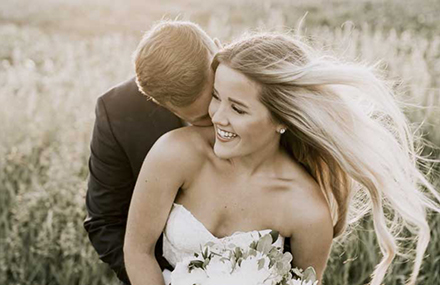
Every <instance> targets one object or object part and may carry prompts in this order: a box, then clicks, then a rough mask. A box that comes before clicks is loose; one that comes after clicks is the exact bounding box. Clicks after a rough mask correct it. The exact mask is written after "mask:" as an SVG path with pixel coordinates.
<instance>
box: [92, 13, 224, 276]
mask: <svg viewBox="0 0 440 285" xmlns="http://www.w3.org/2000/svg"><path fill="white" fill-rule="evenodd" d="M217 49H218V46H217V45H216V44H215V43H214V41H213V40H212V39H211V38H210V37H209V36H208V35H207V34H206V33H205V32H204V31H203V30H202V29H201V28H200V27H199V26H197V25H196V24H193V23H191V22H183V21H162V22H160V23H158V24H156V25H155V26H154V27H153V28H152V29H151V30H150V31H149V32H147V33H146V34H145V36H144V38H143V39H142V41H141V42H140V44H139V46H138V48H137V50H136V52H135V54H134V60H135V66H136V79H134V78H133V79H131V80H128V81H126V82H123V83H121V84H120V85H118V86H116V87H114V88H112V89H111V90H109V91H108V92H107V93H105V94H104V95H102V96H101V97H99V99H98V101H97V104H96V121H95V126H94V130H93V136H92V141H91V146H90V147H91V156H90V160H89V171H90V175H89V181H88V190H87V196H86V206H87V211H88V215H87V218H86V220H85V222H84V227H85V229H86V231H87V232H88V235H89V239H90V241H91V243H92V245H93V247H94V248H95V250H96V251H97V253H98V254H99V257H100V259H101V260H102V261H104V262H105V263H107V264H109V266H110V268H111V269H112V270H113V271H114V272H115V273H116V275H117V276H118V278H119V279H120V280H121V281H122V282H123V283H125V284H130V281H129V279H128V277H127V273H126V271H125V266H124V258H123V256H124V255H123V251H122V248H123V245H124V235H125V227H126V222H127V214H128V208H129V205H130V200H131V196H132V194H133V189H134V186H135V183H136V179H137V177H138V174H139V171H140V168H141V166H142V163H143V160H144V158H145V156H146V155H147V153H148V151H149V150H150V148H151V147H152V145H153V144H154V142H155V141H156V140H157V139H158V138H159V137H160V136H161V135H163V134H164V133H166V132H168V131H170V130H173V129H176V128H179V127H181V126H182V125H184V124H192V125H197V126H209V125H212V123H211V119H210V117H209V115H208V105H209V103H210V100H211V92H212V86H213V82H212V81H213V74H212V70H211V68H210V64H211V60H212V58H213V56H214V54H215V52H216V51H217ZM136 83H137V84H138V85H137V84H136ZM138 86H139V87H138ZM139 90H141V92H142V93H143V94H142V93H141V92H140V91H139ZM146 96H147V97H148V98H151V99H152V100H148V98H146ZM153 101H154V102H153ZM145 222H146V223H148V221H145ZM155 253H156V258H157V260H158V262H159V264H160V266H161V268H162V269H163V268H167V267H168V268H169V269H171V268H170V265H169V264H168V262H167V261H166V260H165V259H164V258H163V257H162V237H161V238H160V239H159V241H158V242H157V244H156V251H155Z"/></svg>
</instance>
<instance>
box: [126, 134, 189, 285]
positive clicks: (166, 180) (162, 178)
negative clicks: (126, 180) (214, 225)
mask: <svg viewBox="0 0 440 285" xmlns="http://www.w3.org/2000/svg"><path fill="white" fill-rule="evenodd" d="M182 133H183V134H184V132H182V130H179V131H173V132H171V133H168V134H166V135H164V136H163V137H161V138H160V139H159V140H158V141H157V142H156V144H155V145H154V146H153V148H152V149H151V150H150V152H149V153H148V155H147V157H146V158H145V161H144V163H143V165H142V169H141V171H140V174H139V177H138V180H137V182H136V186H135V189H134V192H133V197H132V199H131V204H130V209H129V213H128V221H127V231H126V234H125V242H124V258H125V263H126V268H127V273H128V276H129V278H130V281H131V283H132V284H133V285H139V284H149V285H156V284H157V285H159V284H164V281H163V277H162V272H161V269H160V267H159V265H158V263H157V261H156V259H155V256H154V248H155V244H156V242H157V240H158V238H159V236H160V234H161V233H162V231H163V229H164V226H165V224H166V221H167V219H168V215H169V212H170V210H171V207H172V205H173V201H174V200H175V197H176V195H177V192H178V190H179V188H180V187H182V186H183V185H184V184H185V179H186V177H187V176H186V175H187V174H188V173H191V172H188V171H191V169H192V168H191V165H192V164H193V163H194V162H193V161H192V162H191V160H188V156H191V146H190V144H188V143H187V140H186V139H185V136H182V135H181V134H182Z"/></svg>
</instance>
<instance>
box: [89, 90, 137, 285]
mask: <svg viewBox="0 0 440 285" xmlns="http://www.w3.org/2000/svg"><path fill="white" fill-rule="evenodd" d="M90 148H91V155H90V160H89V171H90V174H89V181H88V190H87V196H86V206H87V211H88V215H87V218H86V220H85V222H84V227H85V229H86V231H87V232H88V235H89V239H90V241H91V243H92V245H93V247H94V248H95V250H96V251H97V253H98V254H99V258H100V259H101V260H102V261H104V262H105V263H107V264H109V266H110V268H111V269H112V270H113V271H114V272H115V273H116V275H117V277H118V278H119V279H120V280H121V281H123V282H124V283H127V284H130V281H129V279H128V277H127V273H126V271H125V266H124V259H123V256H124V254H123V244H124V235H125V227H126V222H127V212H128V207H129V205H130V199H131V195H132V191H133V188H134V183H135V178H134V177H133V173H132V170H131V167H130V164H129V161H128V158H127V156H126V154H125V153H124V151H123V149H122V147H121V146H120V145H119V144H118V142H117V141H116V139H115V137H114V135H113V131H112V128H111V125H110V122H109V119H108V116H107V110H106V107H105V104H104V101H103V100H102V97H101V98H99V99H98V101H97V105H96V121H95V126H94V130H93V136H92V142H91V146H90Z"/></svg>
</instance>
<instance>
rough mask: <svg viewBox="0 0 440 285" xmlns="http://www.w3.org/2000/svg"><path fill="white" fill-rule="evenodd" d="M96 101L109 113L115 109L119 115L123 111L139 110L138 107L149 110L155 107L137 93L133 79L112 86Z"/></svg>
mask: <svg viewBox="0 0 440 285" xmlns="http://www.w3.org/2000/svg"><path fill="white" fill-rule="evenodd" d="M98 100H101V101H102V102H103V103H104V105H105V106H106V108H109V109H110V111H111V110H112V109H114V108H116V109H118V111H119V113H120V112H121V111H123V110H130V109H139V107H142V108H148V109H150V108H156V106H157V105H156V104H154V102H151V101H150V100H148V98H146V97H145V96H144V95H143V94H142V93H141V92H140V91H139V89H138V87H137V85H136V81H135V78H134V77H133V78H130V79H128V80H125V81H123V82H121V83H119V84H117V85H115V86H113V87H112V88H110V89H109V90H107V91H106V92H105V93H104V94H102V95H101V96H100V97H99V99H98Z"/></svg>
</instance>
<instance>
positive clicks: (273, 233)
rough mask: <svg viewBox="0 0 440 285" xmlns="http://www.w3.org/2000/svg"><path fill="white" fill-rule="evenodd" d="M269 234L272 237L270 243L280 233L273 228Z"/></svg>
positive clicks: (273, 241) (274, 240) (275, 239)
mask: <svg viewBox="0 0 440 285" xmlns="http://www.w3.org/2000/svg"><path fill="white" fill-rule="evenodd" d="M269 234H270V236H271V237H272V243H275V242H276V241H277V240H278V237H279V235H280V234H279V233H278V232H277V231H274V230H272V231H271V232H270V233H269Z"/></svg>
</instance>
